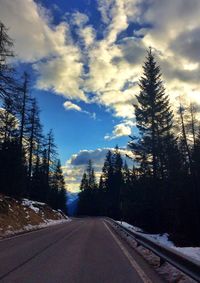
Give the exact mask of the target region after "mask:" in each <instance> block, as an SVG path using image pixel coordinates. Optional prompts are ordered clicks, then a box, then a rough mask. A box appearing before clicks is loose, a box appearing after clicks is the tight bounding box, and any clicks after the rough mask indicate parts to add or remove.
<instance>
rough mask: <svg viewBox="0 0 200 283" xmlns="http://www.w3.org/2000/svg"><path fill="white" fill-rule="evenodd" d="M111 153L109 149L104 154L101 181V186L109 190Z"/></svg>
mask: <svg viewBox="0 0 200 283" xmlns="http://www.w3.org/2000/svg"><path fill="white" fill-rule="evenodd" d="M112 159H113V155H112V152H111V151H110V150H109V151H108V152H107V154H106V158H105V161H104V165H103V168H102V182H103V188H104V189H105V190H108V191H109V190H111V189H112V187H113V164H112Z"/></svg>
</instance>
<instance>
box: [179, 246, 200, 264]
mask: <svg viewBox="0 0 200 283" xmlns="http://www.w3.org/2000/svg"><path fill="white" fill-rule="evenodd" d="M174 249H175V250H176V251H178V252H181V253H182V254H184V255H186V256H189V257H191V258H193V259H195V260H197V261H200V247H184V248H180V247H174Z"/></svg>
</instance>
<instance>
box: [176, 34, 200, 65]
mask: <svg viewBox="0 0 200 283" xmlns="http://www.w3.org/2000/svg"><path fill="white" fill-rule="evenodd" d="M171 48H172V50H173V51H175V52H177V54H179V55H181V56H184V57H185V58H187V59H189V60H191V61H193V62H199V61H200V28H196V29H194V30H189V31H184V32H182V33H181V34H180V35H179V36H178V37H177V38H176V39H175V40H174V41H173V42H172V43H171Z"/></svg>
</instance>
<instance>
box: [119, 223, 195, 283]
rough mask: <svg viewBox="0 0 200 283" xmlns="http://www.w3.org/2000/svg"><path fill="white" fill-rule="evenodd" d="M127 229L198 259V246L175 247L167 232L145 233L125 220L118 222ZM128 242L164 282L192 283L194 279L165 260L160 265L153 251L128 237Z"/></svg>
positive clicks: (188, 256)
mask: <svg viewBox="0 0 200 283" xmlns="http://www.w3.org/2000/svg"><path fill="white" fill-rule="evenodd" d="M117 222H118V223H120V224H122V225H123V226H124V227H126V228H127V229H130V230H131V231H133V232H137V233H138V234H139V233H141V234H142V236H143V237H146V238H148V239H151V240H153V241H155V242H157V243H159V244H161V245H163V246H166V247H168V248H171V249H174V250H175V251H176V252H178V253H179V254H180V255H181V254H182V255H183V256H185V257H187V258H188V259H189V258H191V259H193V260H197V261H200V247H177V246H176V245H175V244H174V243H173V242H172V241H170V240H169V235H168V234H167V233H164V234H147V233H144V232H143V231H142V229H140V228H138V227H135V226H132V225H130V224H129V223H126V222H122V223H121V222H120V221H117ZM127 240H128V242H129V243H130V244H131V246H133V247H134V248H135V249H136V250H137V251H138V252H139V253H140V254H141V255H142V256H143V257H144V258H145V260H147V262H148V263H149V264H150V265H152V267H154V268H155V270H156V271H157V272H158V273H159V274H160V276H161V277H162V278H163V279H164V280H165V282H169V283H194V282H196V281H194V280H192V279H191V278H189V277H188V276H186V275H185V274H183V273H182V272H181V271H179V270H178V269H176V268H175V267H173V266H172V265H170V264H168V263H167V262H165V263H164V264H163V265H161V266H160V260H159V257H157V256H156V255H155V254H154V253H152V252H151V251H149V250H148V249H145V248H144V247H142V246H137V245H136V243H135V242H134V241H132V240H131V239H128V238H127Z"/></svg>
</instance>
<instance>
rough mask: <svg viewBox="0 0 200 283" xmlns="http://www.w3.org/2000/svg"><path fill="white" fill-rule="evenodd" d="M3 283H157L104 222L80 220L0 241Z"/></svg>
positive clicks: (0, 279)
mask: <svg viewBox="0 0 200 283" xmlns="http://www.w3.org/2000/svg"><path fill="white" fill-rule="evenodd" d="M0 282H2V283H65V282H66V283H132V282H133V283H142V282H143V283H144V282H145V283H147V282H148V283H151V282H152V283H157V282H158V283H159V282H162V281H161V280H160V279H159V277H157V275H156V274H155V273H154V271H153V270H151V268H149V267H148V266H147V264H146V263H145V261H144V260H143V259H142V258H140V256H138V255H137V254H136V253H135V252H134V251H133V250H132V249H130V248H129V247H128V245H127V244H126V243H125V242H124V241H123V240H121V239H120V238H119V236H118V235H117V234H116V233H115V232H114V231H113V230H112V228H111V227H110V226H109V224H108V223H105V221H103V219H94V218H86V219H85V218H84V219H77V220H73V221H71V222H69V223H65V224H60V225H56V226H51V227H48V228H45V229H42V230H39V231H35V232H30V233H27V234H23V235H19V236H16V237H14V238H10V239H5V240H2V241H0Z"/></svg>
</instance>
